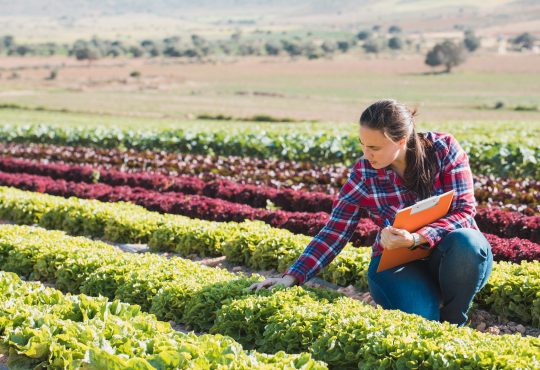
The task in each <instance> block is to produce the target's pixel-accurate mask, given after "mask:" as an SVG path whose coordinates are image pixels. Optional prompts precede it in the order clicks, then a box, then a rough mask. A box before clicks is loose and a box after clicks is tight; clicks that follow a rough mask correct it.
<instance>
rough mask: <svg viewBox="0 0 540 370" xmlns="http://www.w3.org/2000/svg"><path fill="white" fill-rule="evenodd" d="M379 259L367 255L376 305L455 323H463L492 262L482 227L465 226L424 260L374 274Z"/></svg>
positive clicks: (441, 242) (372, 292)
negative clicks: (467, 227) (470, 227)
mask: <svg viewBox="0 0 540 370" xmlns="http://www.w3.org/2000/svg"><path fill="white" fill-rule="evenodd" d="M379 260H380V256H377V257H373V258H371V262H370V264H369V269H368V284H369V290H370V292H371V296H372V297H373V299H374V300H375V302H376V303H377V304H379V305H380V306H382V307H383V308H386V309H398V310H401V311H404V312H408V313H414V314H417V315H420V316H422V317H425V318H426V319H428V320H435V321H448V322H450V323H452V324H457V325H459V326H463V325H464V324H465V323H466V322H467V311H468V310H469V307H470V304H471V302H472V300H473V298H474V296H475V294H476V293H478V291H479V290H480V289H482V287H483V286H484V285H485V284H486V282H487V280H488V278H489V275H490V274H491V269H492V266H493V255H492V253H491V246H490V244H489V242H488V241H487V240H486V238H485V237H484V235H483V234H482V233H481V232H480V231H478V230H474V229H466V228H462V229H457V230H454V231H452V232H450V233H448V234H446V236H444V237H443V238H442V239H441V240H440V241H439V243H438V244H437V245H435V247H434V249H433V252H432V253H431V255H430V256H429V257H427V258H426V259H422V260H416V261H413V262H409V263H407V264H405V265H402V266H397V267H394V268H391V269H388V270H384V271H381V272H377V266H378V265H379Z"/></svg>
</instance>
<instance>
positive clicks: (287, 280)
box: [248, 275, 296, 292]
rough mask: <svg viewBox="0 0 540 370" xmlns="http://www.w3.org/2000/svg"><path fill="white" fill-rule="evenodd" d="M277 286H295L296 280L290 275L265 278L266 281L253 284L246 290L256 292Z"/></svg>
mask: <svg viewBox="0 0 540 370" xmlns="http://www.w3.org/2000/svg"><path fill="white" fill-rule="evenodd" d="M278 284H283V285H285V286H286V287H290V286H293V285H294V284H296V278H295V277H294V276H292V275H285V276H283V277H281V278H267V279H266V280H264V281H261V282H260V283H255V284H253V285H251V286H250V287H249V288H248V289H249V290H255V291H256V292H257V291H259V290H260V289H263V288H267V289H268V288H270V289H271V288H273V287H275V286H276V285H278Z"/></svg>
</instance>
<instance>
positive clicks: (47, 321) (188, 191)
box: [0, 0, 540, 370]
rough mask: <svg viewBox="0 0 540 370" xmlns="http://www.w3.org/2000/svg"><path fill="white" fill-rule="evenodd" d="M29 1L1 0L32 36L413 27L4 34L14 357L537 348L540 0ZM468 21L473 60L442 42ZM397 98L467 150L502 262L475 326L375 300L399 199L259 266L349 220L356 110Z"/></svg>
mask: <svg viewBox="0 0 540 370" xmlns="http://www.w3.org/2000/svg"><path fill="white" fill-rule="evenodd" d="M210 2H211V1H210ZM29 3H31V4H33V6H28V7H26V8H25V7H23V6H22V5H19V4H18V3H13V4H12V5H7V4H4V5H2V7H3V8H5V9H4V10H5V12H6V15H4V14H2V15H0V25H1V26H2V27H3V28H4V29H5V32H6V35H7V33H8V32H9V33H12V34H14V35H15V40H16V41H17V42H20V44H16V46H15V47H13V48H12V49H14V50H17V45H19V46H21V45H29V47H34V46H36V45H37V44H38V43H46V42H49V41H51V42H56V43H58V45H61V43H64V42H66V43H73V42H76V40H77V39H87V40H90V38H92V37H102V38H105V39H110V40H117V41H121V42H125V43H126V45H127V44H128V43H136V42H139V41H140V40H143V39H152V40H154V39H155V40H159V39H160V38H161V39H163V38H167V37H170V36H173V35H174V36H178V40H182V42H185V40H188V41H189V42H191V40H192V39H193V34H194V33H197V35H199V36H202V37H203V38H205V39H206V40H208V41H209V42H218V41H220V40H221V41H223V40H225V41H227V42H230V44H231V45H232V44H234V42H235V40H234V37H236V38H237V39H238V40H241V41H245V42H246V45H247V44H248V43H249V42H251V41H257V40H258V38H265V40H266V39H270V40H273V41H276V42H278V41H280V40H283V39H287V40H304V38H306V40H307V39H308V38H309V40H315V41H314V42H319V43H320V42H322V40H327V39H331V38H335V40H338V41H339V40H342V39H345V38H347V37H349V36H351V35H353V36H354V37H355V38H356V34H357V33H358V31H360V30H363V29H364V28H366V27H373V29H371V30H372V31H373V34H374V35H375V36H374V37H379V38H380V39H384V40H386V38H387V37H391V36H393V35H394V34H390V33H389V32H388V34H387V31H386V30H388V29H389V27H390V26H391V25H394V24H399V25H401V26H402V27H403V30H402V31H399V32H398V33H396V34H399V35H401V36H402V37H403V39H404V40H405V39H408V41H409V44H408V46H409V47H408V48H407V49H403V50H401V51H399V52H398V51H396V50H389V49H385V50H384V51H383V52H380V53H375V54H372V53H367V52H365V51H363V49H362V47H361V46H360V43H359V44H358V45H356V44H355V45H356V46H355V47H354V48H352V47H351V50H349V51H348V52H344V53H341V52H335V53H333V54H327V55H324V56H321V57H320V58H314V59H310V58H307V57H306V56H305V55H302V56H301V57H290V56H288V55H285V54H280V55H269V54H262V55H257V54H254V55H251V54H250V55H249V56H239V55H238V54H227V55H226V56H224V55H220V54H219V53H216V54H211V55H209V56H208V57H207V58H201V59H198V60H197V59H193V58H191V59H190V58H184V57H178V58H175V57H165V56H163V55H164V54H159V55H156V56H152V57H149V56H143V57H135V56H133V57H128V55H127V54H122V55H120V56H114V57H112V56H110V55H103V56H102V57H100V58H95V59H94V58H89V59H88V60H77V59H76V58H75V57H74V56H73V55H66V54H65V53H64V54H62V53H59V54H54V55H51V56H43V55H33V54H30V55H26V56H19V55H12V54H10V52H9V50H11V49H9V48H7V45H5V43H6V38H3V39H1V38H0V370H4V369H5V368H6V367H7V368H14V369H40V368H49V369H79V368H84V369H246V370H247V369H299V370H300V369H301V370H319V369H321V370H322V369H340V370H341V369H464V368H466V369H540V141H539V138H540V77H539V76H540V54H539V53H538V46H539V45H536V49H535V48H531V49H527V50H519V49H518V48H517V47H516V46H515V45H513V44H512V41H511V40H512V37H514V36H516V35H517V34H518V33H522V32H527V31H530V32H531V33H533V34H534V33H535V32H536V33H537V31H538V30H539V29H540V23H539V22H538V19H535V17H534V15H535V14H537V13H535V12H538V11H539V9H540V8H539V7H538V5H536V4H535V3H534V2H509V1H487V2H484V4H482V5H475V6H470V4H469V2H467V1H460V2H442V3H444V6H443V5H442V3H441V4H439V5H434V4H435V3H433V5H428V4H427V3H425V2H419V1H408V2H395V1H380V2H372V1H365V2H363V5H364V6H362V7H359V6H358V4H357V2H352V1H343V2H337V3H335V4H330V3H332V2H326V1H318V0H313V1H311V0H310V1H299V2H297V4H296V5H291V7H288V6H285V5H284V3H285V2H281V0H271V1H267V2H266V1H265V2H260V3H265V4H266V5H261V4H259V5H257V6H256V5H252V4H248V3H250V2H244V1H234V2H230V1H228V0H224V1H222V2H220V1H218V2H217V3H219V4H220V5H219V6H216V9H215V13H216V14H210V12H209V11H208V9H207V10H204V11H203V10H201V9H198V7H197V6H196V5H194V4H187V3H188V2H185V3H186V5H185V7H184V8H183V9H182V11H180V10H179V9H174V11H173V10H170V14H169V8H170V4H169V2H163V1H156V2H154V3H153V4H150V3H147V2H140V3H139V2H138V1H134V2H133V4H134V5H130V6H128V5H125V4H124V5H122V4H120V5H118V4H116V2H114V1H112V2H101V1H97V2H96V3H95V4H94V5H95V6H96V7H98V8H100V9H102V10H103V9H107V10H106V11H105V12H104V13H103V12H102V13H101V15H96V14H98V13H95V14H94V13H93V11H90V10H89V9H87V8H86V6H82V5H81V9H76V10H73V9H71V10H70V8H69V5H70V4H69V3H70V2H66V1H59V2H58V3H54V2H53V3H51V4H50V5H48V6H41V4H38V3H37V2H35V1H34V0H30V1H29ZM229 3H235V4H236V5H235V6H237V7H238V4H240V3H242V4H244V3H245V9H242V11H241V12H237V10H238V9H234V8H235V6H233V5H231V4H229ZM338 3H340V4H338ZM456 3H459V4H458V5H456ZM60 4H63V5H60ZM441 6H443V8H442V10H441V8H440V7H441ZM123 7H128V8H130V7H133V9H135V10H136V11H141V9H143V8H144V9H146V8H147V7H148V9H150V8H151V7H154V8H156V9H157V13H156V14H153V15H149V14H144V12H143V13H140V14H138V13H133V14H131V13H128V14H127V15H122V14H121V12H122V11H121V9H122V8H123ZM260 7H262V8H260ZM23 8H24V9H23ZM27 8H28V9H30V8H32V9H33V11H32V12H30V13H28V14H26V13H27ZM64 8H65V9H64ZM130 9H131V8H130ZM260 9H264V10H265V12H268V16H260V15H259V12H260ZM64 10H65V14H64ZM368 10H369V11H368ZM393 10H396V11H397V10H399V11H401V12H402V13H400V17H396V18H393V16H392V17H391V16H390V15H389V14H390V13H391V11H393ZM79 11H80V14H79ZM218 13H219V14H221V15H219V14H218ZM10 14H11V15H10ZM51 14H53V15H51ZM265 14H266V13H265ZM375 15H376V18H377V22H378V23H380V25H378V24H372V18H374V17H375ZM483 15H484V16H483ZM536 18H538V17H536ZM488 19H489V21H488ZM510 20H511V21H510ZM362 22H363V23H362ZM366 22H367V23H366ZM468 26H471V27H473V26H474V27H476V31H477V34H478V35H479V36H480V38H481V40H482V47H480V48H479V49H478V50H477V51H475V52H471V53H469V54H467V55H468V57H467V60H466V61H465V62H464V63H462V64H459V65H457V66H455V67H454V68H453V69H452V72H451V73H443V72H442V71H441V70H440V68H431V67H428V66H427V65H426V64H425V59H426V58H425V51H427V49H428V48H429V47H431V45H432V44H434V43H435V42H438V41H442V40H444V39H445V38H446V37H455V36H456V35H458V36H459V37H460V38H461V37H463V31H464V30H466V28H467V27H468ZM377 27H379V28H380V30H378V31H377ZM37 29H39V30H40V32H36V30H37ZM232 35H235V36H234V37H233V36H232ZM501 35H504V36H505V37H507V39H502V38H501V37H500V36H501ZM1 36H2V35H1V34H0V37H1ZM2 40H3V41H2ZM505 40H506V41H505ZM12 41H13V40H12ZM356 41H358V42H360V38H358V40H356ZM503 41H504V42H506V44H505V45H507V46H508V50H507V51H504V52H500V50H499V45H500V43H501V42H503ZM2 42H3V43H4V44H2ZM302 42H303V41H302ZM404 42H405V41H404ZM535 42H536V43H537V44H538V40H536V41H535ZM178 44H179V45H180V44H181V43H180V41H178ZM65 45H67V44H65ZM65 45H64V46H61V47H62V48H63V49H62V50H64V51H65V52H66V53H67V50H68V47H66V46H65ZM228 45H229V44H228ZM4 46H6V47H5V48H4V49H2V48H3V47H4ZM177 46H178V45H177ZM415 46H416V47H415ZM505 50H506V49H505ZM23 51H24V50H23ZM23 54H24V53H23ZM381 98H393V99H397V100H398V101H400V102H403V103H405V104H407V106H410V107H412V108H417V109H418V114H419V115H418V116H417V118H416V126H417V128H418V130H419V131H420V132H424V131H437V132H444V133H449V134H451V135H453V136H454V137H455V138H456V139H457V141H458V142H459V144H460V146H461V147H462V148H463V149H464V151H465V152H466V153H467V156H468V159H469V163H470V168H471V170H472V173H473V183H474V197H475V199H476V202H477V204H476V213H475V216H474V220H475V222H476V223H477V224H478V226H479V229H480V231H481V232H482V234H483V236H484V237H485V238H486V239H487V240H488V242H489V244H490V245H491V249H492V253H493V270H492V273H491V275H490V277H489V280H488V281H487V283H486V285H485V286H484V287H483V289H481V290H480V291H479V292H478V294H476V295H475V297H474V300H473V302H472V304H471V307H470V310H469V320H468V321H467V323H466V324H465V325H464V326H461V327H459V326H457V325H453V324H450V323H448V322H435V321H428V320H426V319H424V318H422V317H420V316H417V315H414V314H408V313H405V312H401V311H399V310H385V309H383V308H382V307H381V306H379V305H377V303H376V302H375V301H374V299H373V298H372V296H371V293H370V290H369V285H368V278H367V273H368V267H369V264H370V261H371V257H372V248H371V246H372V244H373V243H374V241H375V240H376V238H377V235H378V233H379V232H380V231H381V227H380V225H381V224H382V222H380V223H379V222H377V220H378V219H377V217H375V216H374V215H373V214H372V213H370V211H369V210H368V209H367V208H366V209H361V210H360V214H359V222H358V224H357V226H356V227H355V229H354V230H353V231H351V237H350V239H349V240H348V243H347V244H346V245H345V247H344V248H343V250H341V252H340V253H339V254H338V256H337V257H336V258H335V259H334V260H333V261H332V262H331V263H330V264H329V265H328V266H326V267H325V268H324V269H322V270H321V271H320V272H319V273H318V274H317V275H316V276H315V277H314V278H312V279H310V280H309V281H307V282H306V283H305V284H302V285H301V286H292V287H283V286H278V287H275V288H274V289H271V290H266V289H262V290H259V291H252V290H250V289H248V288H249V287H250V286H252V284H254V283H258V282H262V281H264V280H265V279H266V278H269V277H270V278H271V277H274V278H275V277H281V276H282V274H283V272H284V271H286V270H287V268H288V267H290V266H291V264H293V263H294V262H295V261H296V260H297V259H298V257H299V256H300V255H301V254H302V252H303V251H304V249H305V248H306V246H307V245H308V244H309V243H310V242H311V241H312V240H313V238H314V237H315V236H317V235H318V234H319V233H320V232H321V231H322V230H324V228H325V226H326V225H327V224H328V223H329V220H330V219H331V215H332V211H333V207H334V205H335V204H336V201H337V199H338V195H339V194H340V189H341V188H342V186H343V185H344V184H345V183H346V181H347V179H348V177H349V175H350V171H351V167H352V166H353V165H354V164H355V163H356V162H357V161H358V160H359V158H360V157H361V156H362V154H363V153H362V150H361V146H360V144H359V140H358V139H359V137H358V134H359V124H358V119H359V116H360V114H361V112H362V111H363V109H365V108H366V107H367V106H368V105H369V104H370V103H372V102H373V101H375V100H377V99H381Z"/></svg>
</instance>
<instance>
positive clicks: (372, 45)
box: [362, 39, 382, 54]
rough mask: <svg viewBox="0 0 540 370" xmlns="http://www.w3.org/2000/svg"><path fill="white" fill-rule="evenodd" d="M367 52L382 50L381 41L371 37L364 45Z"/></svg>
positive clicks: (375, 52)
mask: <svg viewBox="0 0 540 370" xmlns="http://www.w3.org/2000/svg"><path fill="white" fill-rule="evenodd" d="M362 47H363V48H364V50H365V52H366V53H373V54H378V53H379V52H380V51H381V50H382V45H381V43H380V42H378V41H377V40H374V39H369V40H367V41H366V42H364V45H362Z"/></svg>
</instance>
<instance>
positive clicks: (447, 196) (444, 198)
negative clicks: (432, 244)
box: [377, 190, 454, 272]
mask: <svg viewBox="0 0 540 370" xmlns="http://www.w3.org/2000/svg"><path fill="white" fill-rule="evenodd" d="M453 198H454V190H450V191H449V192H446V193H444V194H441V195H435V196H433V197H430V198H427V199H424V200H421V201H420V202H418V203H416V204H414V205H412V206H410V207H407V208H403V209H401V210H399V211H398V213H397V214H396V218H395V220H394V225H393V226H394V227H395V228H398V229H405V230H407V231H408V232H410V233H412V232H415V231H416V230H419V229H421V228H422V227H423V226H425V225H427V224H430V223H432V222H434V221H437V220H438V219H439V218H441V217H443V216H444V215H446V214H447V213H448V210H449V209H450V205H451V204H452V199H453ZM430 253H431V249H424V248H416V249H415V250H410V249H409V248H398V249H390V250H389V249H385V250H383V253H382V256H381V259H380V260H379V266H378V267H377V272H381V271H384V270H386V269H389V268H392V267H395V266H399V265H403V264H405V263H407V262H411V261H414V260H417V259H420V258H424V257H427V256H429V254H430Z"/></svg>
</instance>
